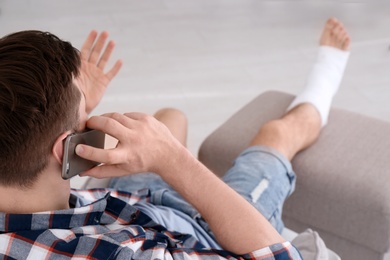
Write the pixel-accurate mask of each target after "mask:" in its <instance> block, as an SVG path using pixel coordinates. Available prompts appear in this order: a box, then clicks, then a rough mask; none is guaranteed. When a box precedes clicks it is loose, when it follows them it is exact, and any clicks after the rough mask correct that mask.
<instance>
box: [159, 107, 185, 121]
mask: <svg viewBox="0 0 390 260" xmlns="http://www.w3.org/2000/svg"><path fill="white" fill-rule="evenodd" d="M154 117H155V118H156V119H157V120H160V121H161V120H162V121H163V120H164V119H167V118H171V119H175V121H176V120H177V122H182V123H184V124H187V116H186V115H185V114H184V112H182V111H181V110H179V109H176V108H163V109H160V110H158V111H157V112H156V113H155V114H154Z"/></svg>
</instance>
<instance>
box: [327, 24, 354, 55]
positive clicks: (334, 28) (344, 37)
mask: <svg viewBox="0 0 390 260" xmlns="http://www.w3.org/2000/svg"><path fill="white" fill-rule="evenodd" d="M349 43H350V38H349V35H348V33H347V31H346V29H345V28H344V26H343V24H342V23H341V22H339V21H338V20H337V19H336V18H333V17H332V18H330V19H329V20H328V21H327V22H326V24H325V27H324V30H323V31H322V35H321V38H320V45H322V46H330V47H334V48H337V49H340V50H343V51H348V50H349Z"/></svg>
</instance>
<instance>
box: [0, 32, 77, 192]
mask: <svg viewBox="0 0 390 260" xmlns="http://www.w3.org/2000/svg"><path fill="white" fill-rule="evenodd" d="M80 64H81V63H80V55H79V52H78V50H77V49H75V48H74V47H72V45H71V44H70V43H69V42H65V41H62V40H60V39H59V38H58V37H56V36H55V35H53V34H50V33H48V32H41V31H21V32H17V33H13V34H10V35H7V36H5V37H3V38H1V39H0V185H3V186H17V187H30V186H31V185H32V184H33V183H34V181H35V180H36V179H37V177H38V175H39V173H40V172H42V170H44V169H45V167H46V166H47V164H48V159H49V155H50V153H51V151H52V147H53V145H54V142H55V140H56V139H57V138H58V136H59V135H60V134H61V133H63V132H65V131H67V130H74V129H77V126H78V124H79V106H80V98H81V94H80V91H79V90H78V89H77V87H76V86H74V84H73V77H76V76H78V73H79V68H80Z"/></svg>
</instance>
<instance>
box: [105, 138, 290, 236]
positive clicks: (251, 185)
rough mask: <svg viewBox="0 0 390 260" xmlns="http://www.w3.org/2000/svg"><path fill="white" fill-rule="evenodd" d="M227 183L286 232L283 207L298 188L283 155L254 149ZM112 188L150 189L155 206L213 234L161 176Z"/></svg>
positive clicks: (130, 179)
mask: <svg viewBox="0 0 390 260" xmlns="http://www.w3.org/2000/svg"><path fill="white" fill-rule="evenodd" d="M223 181H224V182H225V183H227V184H228V185H229V186H230V187H231V188H233V189H234V190H235V191H236V192H237V193H239V194H240V195H241V196H243V197H244V198H245V199H246V200H247V201H249V202H250V203H251V204H252V205H253V206H254V207H255V208H256V209H257V210H258V211H259V212H261V213H262V214H263V216H264V217H265V218H267V219H268V220H269V222H270V223H271V224H272V225H273V226H274V227H275V229H276V230H277V231H278V232H281V231H282V230H283V228H284V225H283V221H282V208H283V204H284V201H285V200H286V198H287V197H288V196H289V195H290V194H291V193H292V192H293V191H294V188H295V173H294V172H293V170H292V167H291V163H290V162H289V161H288V160H287V159H286V158H285V157H284V156H283V155H281V154H280V153H278V152H277V151H276V150H274V149H272V148H269V147H265V146H253V147H250V148H248V149H246V150H245V151H243V152H242V153H241V154H240V155H239V156H238V157H237V159H236V160H235V162H234V164H233V166H232V167H231V168H230V169H229V170H228V171H227V173H226V174H225V175H224V177H223ZM110 188H114V189H117V190H123V191H128V192H134V191H137V190H140V189H145V188H147V189H149V190H150V194H151V201H150V202H151V203H152V204H155V205H163V206H166V207H170V208H174V209H177V210H179V211H181V212H183V213H185V214H187V215H189V216H190V217H192V218H193V219H194V220H196V221H197V222H198V223H199V224H200V225H201V226H202V227H203V228H205V229H206V231H210V230H209V229H208V225H207V223H206V222H204V220H203V219H202V218H201V216H200V214H199V213H198V212H197V210H196V209H195V208H193V207H192V206H191V205H190V204H189V203H188V202H187V201H185V200H184V199H183V198H182V197H181V196H180V194H178V193H177V192H176V191H174V190H173V189H172V188H171V187H170V186H169V185H168V184H167V183H166V182H164V181H163V180H162V179H161V177H159V176H158V175H157V174H154V173H140V174H134V175H129V176H126V177H120V178H115V179H113V180H112V182H111V183H110Z"/></svg>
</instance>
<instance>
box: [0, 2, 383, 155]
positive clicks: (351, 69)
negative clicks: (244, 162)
mask: <svg viewBox="0 0 390 260" xmlns="http://www.w3.org/2000/svg"><path fill="white" fill-rule="evenodd" d="M389 13H390V3H389V4H388V3H385V2H382V1H369V0H360V1H358V0H357V1H352V0H345V1H341V0H339V1H325V0H316V1H311V0H306V1H299V0H296V1H288V0H280V1H261V0H240V1H236V0H184V1H183V0H142V1H136V0H117V1H106V0H83V1H65V0H60V1H50V0H34V1H33V0H19V1H14V0H0V25H1V26H0V35H5V34H8V33H11V32H14V31H18V30H26V29H39V30H47V31H50V32H52V33H54V34H56V35H58V36H59V37H60V38H62V39H66V40H69V41H71V42H72V43H73V44H74V45H75V46H76V47H81V45H82V43H83V41H84V38H85V37H86V35H87V34H88V32H89V31H90V30H91V29H98V30H108V31H109V32H110V35H111V38H112V39H114V40H115V41H116V43H117V49H116V51H115V53H114V57H115V58H121V59H123V60H124V62H125V63H124V66H123V69H122V71H121V72H120V73H119V75H118V76H117V77H116V78H115V79H114V80H113V81H112V83H111V86H110V88H109V89H108V90H107V93H106V96H105V97H104V99H103V101H102V103H101V104H100V106H99V107H98V108H97V109H96V110H95V111H94V112H93V113H94V114H101V113H103V112H108V111H119V112H127V111H143V112H147V113H153V112H155V111H156V110H157V109H158V108H161V107H165V106H171V107H176V108H179V109H181V110H183V111H184V112H185V113H186V114H187V115H188V117H189V124H190V133H189V143H188V146H189V149H190V150H191V151H192V152H193V153H194V154H196V153H197V150H198V148H199V145H200V144H201V142H202V140H203V139H204V138H205V137H206V136H207V135H208V134H210V133H211V132H212V131H213V130H214V129H215V128H216V127H217V126H218V125H220V124H221V123H222V122H224V121H225V120H226V119H227V118H228V117H229V116H230V115H232V113H234V112H235V111H236V110H237V109H239V108H240V107H241V106H243V105H244V104H245V103H247V102H249V101H250V100H251V99H252V98H254V97H255V96H256V95H258V94H260V93H262V92H264V91H266V90H269V89H275V90H281V91H285V92H289V93H292V94H297V93H298V92H299V90H300V89H301V88H302V86H303V84H304V82H305V77H306V75H307V73H308V71H309V69H310V66H311V64H312V63H313V61H314V59H315V57H316V52H317V44H318V38H319V34H320V30H321V29H322V26H323V24H324V22H325V20H326V19H327V18H328V17H330V16H335V17H337V18H338V19H339V20H341V21H342V22H343V23H344V24H345V26H346V27H347V29H348V30H349V32H350V34H351V38H352V47H351V50H352V54H351V57H350V62H349V65H348V67H347V70H346V72H345V77H344V80H343V83H342V87H341V89H340V91H339V93H338V95H337V96H336V98H335V100H334V106H336V107H341V108H345V109H348V110H351V111H356V112H359V113H363V114H367V115H370V116H374V117H377V118H380V119H383V120H387V121H390V105H389V102H388V100H389V99H390V49H389V48H390V33H389V31H390V30H389V28H390V16H389V15H388V14H389Z"/></svg>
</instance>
